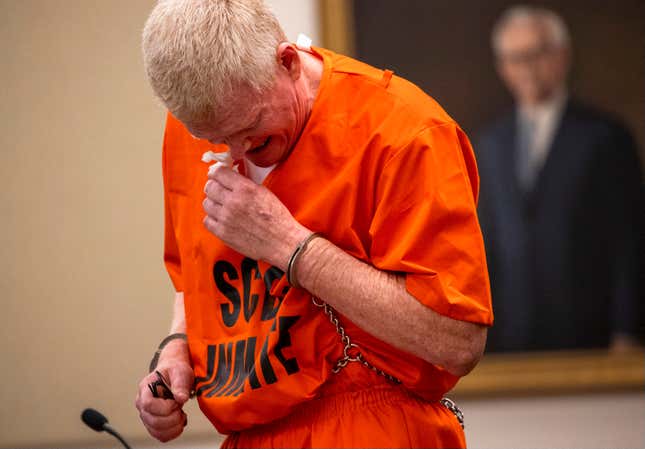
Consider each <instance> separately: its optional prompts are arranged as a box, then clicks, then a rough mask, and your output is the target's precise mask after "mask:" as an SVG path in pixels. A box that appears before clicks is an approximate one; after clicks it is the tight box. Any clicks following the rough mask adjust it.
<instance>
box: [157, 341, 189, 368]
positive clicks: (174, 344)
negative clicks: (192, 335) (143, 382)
mask: <svg viewBox="0 0 645 449" xmlns="http://www.w3.org/2000/svg"><path fill="white" fill-rule="evenodd" d="M178 358H180V359H188V360H189V359H190V353H189V351H188V341H187V337H186V334H184V333H174V334H170V335H168V336H167V337H166V338H164V339H163V340H162V341H161V343H160V344H159V348H158V349H157V350H156V351H155V353H154V356H153V357H152V360H150V366H149V372H152V371H154V370H155V368H156V367H157V365H159V364H160V363H161V362H162V361H164V360H167V359H178Z"/></svg>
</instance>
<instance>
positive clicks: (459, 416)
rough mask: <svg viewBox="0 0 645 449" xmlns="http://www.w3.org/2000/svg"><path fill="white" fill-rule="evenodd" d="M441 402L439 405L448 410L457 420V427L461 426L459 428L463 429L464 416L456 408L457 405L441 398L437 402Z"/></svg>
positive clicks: (448, 399) (450, 400)
mask: <svg viewBox="0 0 645 449" xmlns="http://www.w3.org/2000/svg"><path fill="white" fill-rule="evenodd" d="M439 402H441V405H443V406H444V407H446V408H447V409H448V410H450V411H451V412H452V414H453V415H455V417H456V418H457V421H459V425H461V428H462V429H464V428H465V427H464V414H463V412H462V411H461V410H460V409H459V407H457V404H455V401H453V400H452V399H450V398H441V400H440V401H439Z"/></svg>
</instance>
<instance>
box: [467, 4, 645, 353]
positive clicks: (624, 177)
mask: <svg viewBox="0 0 645 449" xmlns="http://www.w3.org/2000/svg"><path fill="white" fill-rule="evenodd" d="M492 46H493V52H494V55H495V58H496V69H497V72H498V74H499V76H500V78H501V79H502V81H503V82H504V84H505V85H506V87H507V88H508V90H509V91H510V93H511V95H512V96H513V99H514V101H515V108H514V110H513V111H512V112H511V113H510V114H507V115H506V116H503V117H501V118H499V119H498V120H497V121H496V122H494V123H493V124H491V125H490V126H488V127H487V128H486V130H485V131H484V132H483V133H481V135H480V136H479V138H478V140H477V142H476V145H475V151H476V154H477V160H478V164H479V170H480V176H481V196H480V204H479V216H480V221H481V225H482V229H483V233H484V239H485V243H486V249H487V258H488V265H489V271H490V274H491V284H492V292H493V299H494V302H495V313H496V323H495V327H494V328H493V329H491V330H490V332H489V337H488V345H487V347H488V350H489V351H525V350H554V349H564V348H567V349H573V348H596V347H610V348H613V349H616V350H619V349H621V348H628V347H632V346H634V345H637V344H638V338H639V337H638V335H639V332H642V324H643V310H644V308H643V304H642V303H643V294H644V292H643V289H642V281H641V279H642V277H643V276H642V274H643V273H642V254H643V251H642V248H643V246H642V233H643V185H642V179H641V176H642V175H641V164H640V161H639V158H638V154H637V148H636V144H635V142H634V139H633V137H632V135H631V134H630V132H629V131H628V130H627V129H626V128H625V127H624V126H623V125H622V124H621V123H620V121H618V120H616V119H615V118H612V117H611V116H610V115H608V114H606V113H604V112H600V111H598V110H596V109H593V108H591V107H589V106H586V105H585V104H584V103H582V102H581V101H579V100H578V99H576V98H573V96H572V95H571V94H570V93H569V90H568V88H567V77H568V74H569V72H570V68H571V60H572V58H571V53H572V46H571V39H570V37H569V33H568V30H567V27H566V25H565V23H564V21H563V20H562V18H561V17H559V16H558V15H557V14H556V13H554V12H552V11H550V10H546V9H541V8H533V7H526V6H517V7H512V8H510V9H508V10H506V11H505V12H504V13H503V14H502V15H501V17H500V18H499V19H498V21H497V23H496V25H495V27H494V29H493V32H492Z"/></svg>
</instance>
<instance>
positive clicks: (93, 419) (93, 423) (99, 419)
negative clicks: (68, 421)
mask: <svg viewBox="0 0 645 449" xmlns="http://www.w3.org/2000/svg"><path fill="white" fill-rule="evenodd" d="M81 419H82V420H83V422H84V423H85V424H86V425H87V426H88V427H90V428H91V429H93V430H96V431H97V432H103V431H106V432H107V433H109V434H110V435H112V436H113V437H115V438H116V439H117V440H119V441H120V442H121V444H123V446H124V447H125V449H132V448H131V447H130V446H129V445H128V443H126V442H125V440H124V439H123V437H122V436H121V435H119V433H118V432H117V431H116V430H114V429H113V428H112V426H110V424H109V423H108V420H107V418H106V417H105V416H103V414H102V413H101V412H99V411H97V410H94V409H93V408H86V409H85V410H83V413H81Z"/></svg>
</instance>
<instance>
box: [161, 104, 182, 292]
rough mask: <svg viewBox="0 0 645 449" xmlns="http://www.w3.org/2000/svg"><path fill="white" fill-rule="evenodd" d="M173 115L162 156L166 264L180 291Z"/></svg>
mask: <svg viewBox="0 0 645 449" xmlns="http://www.w3.org/2000/svg"><path fill="white" fill-rule="evenodd" d="M172 120H173V119H172V117H171V116H170V115H168V119H167V121H166V131H165V133H164V142H163V156H162V170H163V185H164V254H163V259H164V264H165V265H166V270H167V271H168V275H169V276H170V280H171V281H172V283H173V285H174V287H175V290H176V291H178V292H181V291H183V285H182V275H181V254H180V252H179V247H178V246H177V236H176V233H175V225H174V222H173V216H172V207H171V201H170V183H171V179H170V175H169V170H168V164H169V163H170V162H169V159H170V155H171V153H172V150H173V148H172V146H173V139H172V130H171V128H172V123H173V121H172Z"/></svg>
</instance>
